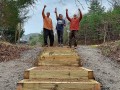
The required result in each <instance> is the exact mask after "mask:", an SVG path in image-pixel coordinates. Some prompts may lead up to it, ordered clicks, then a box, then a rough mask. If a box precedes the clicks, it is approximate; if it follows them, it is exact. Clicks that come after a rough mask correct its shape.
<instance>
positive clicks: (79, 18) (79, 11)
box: [78, 9, 82, 21]
mask: <svg viewBox="0 0 120 90" xmlns="http://www.w3.org/2000/svg"><path fill="white" fill-rule="evenodd" d="M78 10H79V13H80V17H79V21H81V19H82V12H81V10H80V9H78Z"/></svg>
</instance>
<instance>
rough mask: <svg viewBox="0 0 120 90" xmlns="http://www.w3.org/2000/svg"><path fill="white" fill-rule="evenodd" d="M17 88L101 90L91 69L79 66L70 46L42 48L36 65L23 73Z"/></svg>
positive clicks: (23, 89)
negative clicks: (22, 78)
mask: <svg viewBox="0 0 120 90" xmlns="http://www.w3.org/2000/svg"><path fill="white" fill-rule="evenodd" d="M17 90H101V88H100V83H98V82H97V81H95V80H94V74H93V71H92V70H89V69H86V68H83V67H81V62H80V56H78V54H77V53H76V52H75V51H74V49H71V48H66V47H64V48H60V47H53V48H52V47H51V48H50V47H48V48H44V50H43V52H42V53H41V55H40V56H39V58H38V66H37V67H33V68H31V69H28V70H26V71H25V73H24V80H22V81H20V82H19V83H18V86H17Z"/></svg>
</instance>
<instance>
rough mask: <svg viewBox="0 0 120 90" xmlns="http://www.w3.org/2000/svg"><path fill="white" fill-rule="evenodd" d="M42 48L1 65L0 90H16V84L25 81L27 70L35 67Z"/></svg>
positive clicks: (26, 52) (27, 52)
mask: <svg viewBox="0 0 120 90" xmlns="http://www.w3.org/2000/svg"><path fill="white" fill-rule="evenodd" d="M40 51H41V49H40V48H34V49H32V50H29V51H25V52H24V53H22V54H21V58H20V59H18V60H10V61H8V62H2V63H0V90H16V84H17V82H18V81H20V80H22V79H23V73H24V71H25V70H26V69H28V68H31V67H33V66H34V63H35V62H36V57H37V55H38V54H39V53H40Z"/></svg>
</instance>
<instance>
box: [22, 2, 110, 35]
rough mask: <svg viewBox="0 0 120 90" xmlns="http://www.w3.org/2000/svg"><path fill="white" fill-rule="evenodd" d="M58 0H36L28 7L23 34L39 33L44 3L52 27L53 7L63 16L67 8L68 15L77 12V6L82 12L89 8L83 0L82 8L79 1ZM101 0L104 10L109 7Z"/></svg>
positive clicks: (54, 21)
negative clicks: (32, 5)
mask: <svg viewBox="0 0 120 90" xmlns="http://www.w3.org/2000/svg"><path fill="white" fill-rule="evenodd" d="M59 1H60V0H38V1H37V2H36V4H35V5H34V7H30V8H29V10H30V12H29V16H30V18H29V19H28V21H27V22H25V24H24V30H25V35H27V34H30V33H40V32H41V31H42V30H43V18H42V9H43V7H44V5H47V7H46V10H45V12H47V11H49V12H50V13H51V15H50V17H51V18H52V21H53V25H54V27H55V25H56V23H57V21H56V17H55V13H54V10H55V8H57V10H58V14H63V16H64V17H65V11H66V9H68V11H69V15H70V16H73V14H75V13H76V14H77V13H78V8H80V9H81V11H82V13H83V14H85V13H87V12H88V10H89V9H88V7H89V5H87V4H86V2H85V0H81V3H82V5H83V7H84V8H83V7H82V6H81V5H80V4H79V3H77V4H76V3H75V0H62V1H64V2H63V3H61V2H59ZM102 1H103V2H102V5H103V6H105V7H106V10H107V9H108V8H110V5H109V4H108V2H107V0H102Z"/></svg>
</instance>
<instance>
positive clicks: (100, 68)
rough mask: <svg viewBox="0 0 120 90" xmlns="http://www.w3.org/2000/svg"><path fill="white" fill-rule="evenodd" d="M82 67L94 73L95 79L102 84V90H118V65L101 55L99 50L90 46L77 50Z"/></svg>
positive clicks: (119, 75)
mask: <svg viewBox="0 0 120 90" xmlns="http://www.w3.org/2000/svg"><path fill="white" fill-rule="evenodd" d="M77 51H78V53H79V55H80V57H81V59H82V65H83V67H86V68H88V69H91V70H93V71H94V75H95V79H96V80H97V81H98V82H100V83H101V84H102V90H120V64H118V63H117V61H115V60H112V59H110V58H108V57H105V56H103V55H102V53H101V50H99V49H97V48H95V47H94V48H93V47H91V46H79V47H78V49H77Z"/></svg>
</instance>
